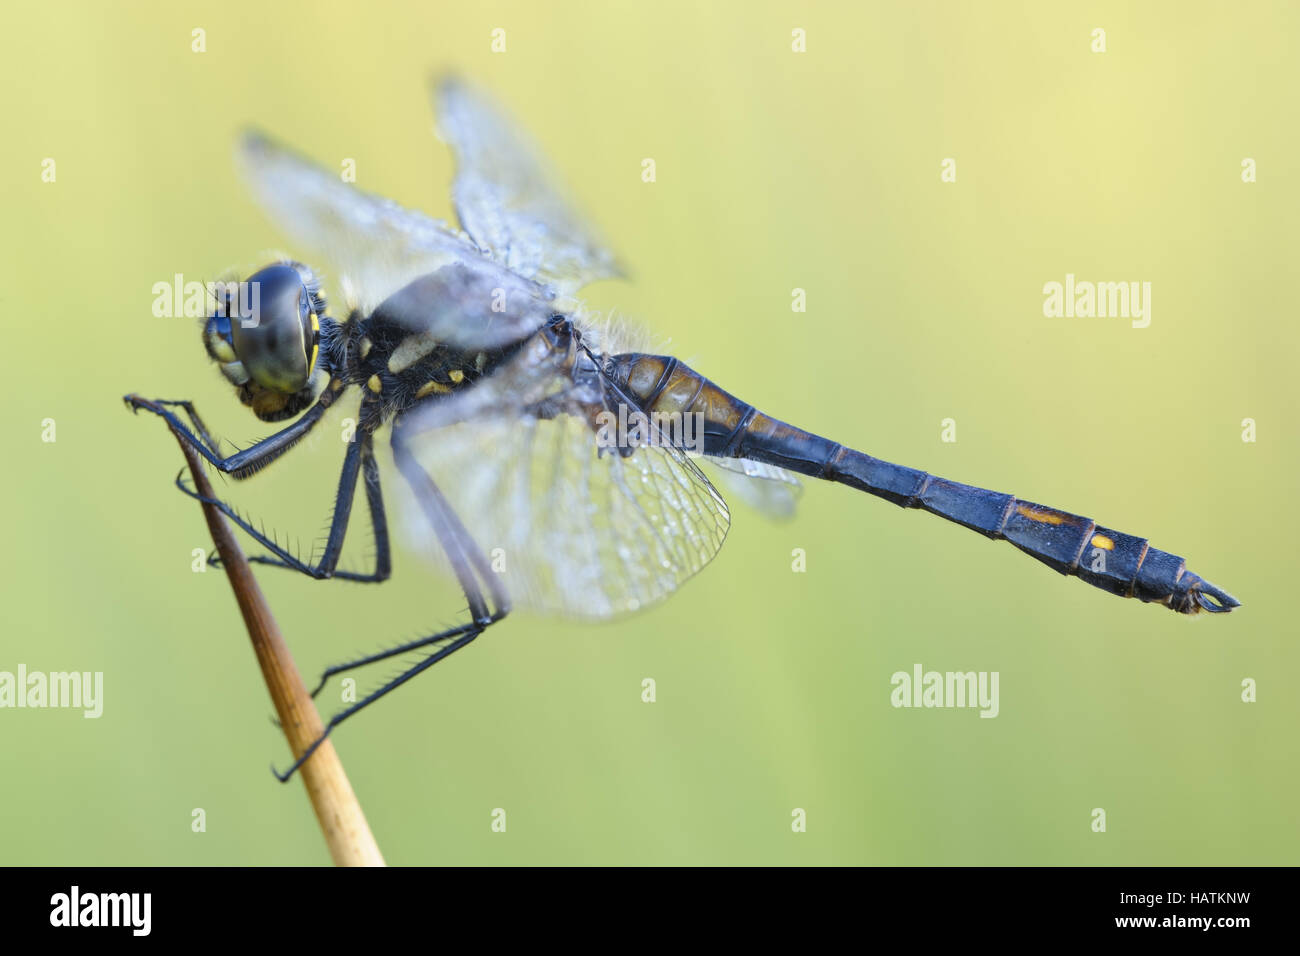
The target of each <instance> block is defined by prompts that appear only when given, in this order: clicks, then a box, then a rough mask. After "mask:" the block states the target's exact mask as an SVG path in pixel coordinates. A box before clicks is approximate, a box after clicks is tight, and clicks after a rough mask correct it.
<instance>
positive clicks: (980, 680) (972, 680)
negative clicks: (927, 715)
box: [889, 664, 999, 717]
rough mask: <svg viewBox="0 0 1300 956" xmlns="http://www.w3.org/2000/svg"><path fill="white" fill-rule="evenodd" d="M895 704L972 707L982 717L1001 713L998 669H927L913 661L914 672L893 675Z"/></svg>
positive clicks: (891, 681)
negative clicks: (999, 710)
mask: <svg viewBox="0 0 1300 956" xmlns="http://www.w3.org/2000/svg"><path fill="white" fill-rule="evenodd" d="M889 683H890V686H892V687H893V688H894V689H893V690H892V691H891V692H890V694H889V703H890V704H891V705H893V706H894V707H969V708H977V709H978V710H979V712H980V716H981V717H996V716H997V715H998V709H999V708H998V672H997V671H927V670H924V669H923V668H922V667H921V665H920V664H913V665H912V671H911V673H908V672H907V671H896V672H895V673H894V675H893V676H892V677H890V678H889Z"/></svg>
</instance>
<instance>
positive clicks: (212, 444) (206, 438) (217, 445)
mask: <svg viewBox="0 0 1300 956" xmlns="http://www.w3.org/2000/svg"><path fill="white" fill-rule="evenodd" d="M128 404H129V403H128ZM154 404H155V405H175V406H176V407H178V408H181V409H184V410H185V414H186V415H187V416H188V417H189V420H190V423H191V424H192V425H193V426H194V430H195V431H196V432H198V433H199V434H198V437H199V440H200V441H202V442H203V444H205V445H207V446H208V448H209V449H210V450H211V451H212V453H213V454H214V455H218V456H219V455H220V454H221V442H220V441H218V440H217V439H216V438H214V437H212V433H211V432H210V431H208V426H207V425H205V424H203V419H201V418H200V417H199V411H198V409H197V408H195V407H194V403H193V402H191V401H190V400H189V399H186V398H182V399H167V398H156V399H154ZM241 477H242V476H241Z"/></svg>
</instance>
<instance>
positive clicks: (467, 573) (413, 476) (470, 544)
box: [271, 423, 510, 783]
mask: <svg viewBox="0 0 1300 956" xmlns="http://www.w3.org/2000/svg"><path fill="white" fill-rule="evenodd" d="M393 457H394V458H395V459H396V461H397V466H398V469H399V470H400V471H401V472H402V475H403V477H405V478H406V480H407V481H408V482H409V483H410V485H411V490H412V491H413V492H415V495H416V498H417V499H418V500H419V501H420V504H421V506H422V507H423V508H424V513H425V517H427V518H428V519H429V523H430V525H432V527H433V530H434V533H435V534H436V535H437V537H438V542H439V543H440V544H441V545H442V548H443V551H444V552H445V553H446V554H447V557H448V559H449V560H450V561H451V566H452V569H453V570H454V571H455V573H456V578H457V580H458V581H459V582H460V585H461V590H462V591H463V592H464V594H465V599H466V601H467V602H468V603H469V610H470V615H471V620H470V621H469V622H468V623H467V624H463V625H460V626H459V627H456V628H451V629H449V630H447V631H443V632H440V633H439V634H435V635H433V636H431V637H428V638H422V639H420V640H418V641H412V642H409V643H407V644H403V645H401V646H399V647H395V648H391V649H389V650H387V651H382V652H380V653H378V654H371V655H369V656H367V657H364V658H361V659H359V660H356V661H353V662H351V663H349V664H343V665H340V666H338V667H334V668H330V669H329V670H328V671H326V673H325V675H324V676H323V677H322V679H321V684H320V685H318V686H317V688H316V691H315V692H313V693H318V692H319V691H320V689H321V687H323V686H324V683H325V681H327V680H328V679H329V677H330V676H332V675H333V674H337V673H341V672H342V671H346V670H351V669H352V668H354V667H361V666H364V665H365V664H373V663H375V662H376V661H381V660H385V659H387V658H390V657H393V656H395V655H397V654H402V653H405V652H407V651H410V650H413V649H415V648H419V647H423V646H426V645H428V644H431V643H434V642H436V641H443V640H447V639H448V638H449V637H452V636H455V639H454V640H453V641H452V642H451V643H450V644H448V645H447V646H445V647H442V648H439V649H438V650H437V651H435V652H433V653H432V654H430V655H429V656H428V657H426V658H425V659H424V660H422V661H420V662H418V663H417V664H415V665H414V666H412V667H410V668H408V669H407V670H405V671H403V672H402V673H401V674H399V675H398V676H397V677H395V678H393V679H392V680H390V681H388V682H387V683H385V684H384V685H383V686H381V687H380V688H379V689H377V690H375V691H373V692H372V693H370V694H367V695H366V696H365V697H363V698H362V699H361V700H359V701H357V702H356V703H355V704H353V705H352V706H351V707H347V708H345V709H344V710H342V711H340V712H339V713H337V714H335V715H334V716H333V717H331V718H330V719H329V721H328V722H327V723H326V724H325V729H324V730H323V731H322V732H321V735H320V736H319V737H317V738H316V739H315V740H314V741H312V742H311V744H310V745H309V746H308V747H307V749H305V750H304V751H303V752H302V754H301V755H300V756H299V757H298V758H297V759H296V760H294V762H293V763H292V764H291V765H290V767H289V768H288V769H287V770H285V771H284V772H283V773H281V772H280V771H278V770H276V769H275V768H274V767H272V768H271V772H272V773H274V774H275V776H276V777H277V778H278V779H279V780H280V782H281V783H284V782H286V781H288V780H289V778H290V777H292V776H293V773H294V771H295V770H297V769H298V768H299V767H301V766H302V765H303V763H304V762H305V761H306V760H307V759H308V758H310V757H311V755H312V754H313V753H315V752H316V750H317V748H319V747H320V745H321V744H322V743H324V741H325V739H326V738H327V737H328V736H329V735H330V733H331V731H333V730H334V728H335V727H337V726H338V725H339V724H341V723H343V721H345V720H347V719H348V718H349V717H351V716H352V715H353V714H356V713H358V712H359V711H361V710H363V709H365V708H366V707H368V706H370V705H371V704H373V703H374V702H375V701H377V700H379V699H380V698H381V697H383V696H384V695H386V694H388V693H390V692H392V691H393V690H396V689H397V688H398V687H400V686H402V685H403V684H405V683H406V682H407V681H409V680H410V679H411V678H413V677H415V676H416V675H417V674H419V673H422V672H423V671H425V670H427V669H428V668H430V667H432V666H433V665H434V664H436V663H438V661H440V660H442V659H443V658H445V657H447V656H448V655H450V654H453V653H455V652H456V651H458V650H460V649H461V648H462V647H464V646H465V645H466V644H469V643H470V642H471V641H473V640H474V639H475V638H476V637H478V636H479V635H480V634H482V633H483V632H484V631H485V630H487V628H488V627H490V626H491V625H492V624H494V623H496V622H497V621H499V620H501V619H502V618H504V617H505V616H506V615H507V614H508V613H510V607H509V603H508V601H507V599H506V595H505V589H504V587H502V585H501V584H500V582H499V581H497V580H496V578H495V576H494V575H493V574H492V570H491V567H490V566H489V564H488V562H487V559H486V558H485V557H484V555H483V553H482V552H481V551H480V550H479V548H478V545H477V544H475V542H474V540H473V538H472V537H471V536H470V535H469V533H468V532H467V531H466V529H465V526H464V525H463V524H462V523H461V521H460V519H459V518H458V517H457V516H456V513H455V512H454V511H453V510H452V508H451V506H450V505H449V504H448V503H447V500H446V499H445V498H444V497H443V495H442V492H441V491H439V490H438V486H437V485H436V484H434V482H433V479H432V478H430V477H429V475H428V474H427V473H426V472H425V471H424V469H422V468H421V467H420V466H419V463H418V462H416V460H415V458H414V457H413V456H412V455H411V453H410V452H409V451H408V450H407V448H406V445H405V443H404V441H403V440H402V437H401V427H400V423H399V424H398V425H396V426H394V432H393ZM476 572H477V573H478V575H480V576H481V577H482V578H483V583H485V584H486V585H487V587H488V590H489V591H490V592H491V595H492V604H493V605H494V606H495V611H490V610H489V608H488V602H487V600H486V598H485V597H484V594H483V589H482V587H481V586H480V584H479V581H478V580H477V579H476V578H475V573H476Z"/></svg>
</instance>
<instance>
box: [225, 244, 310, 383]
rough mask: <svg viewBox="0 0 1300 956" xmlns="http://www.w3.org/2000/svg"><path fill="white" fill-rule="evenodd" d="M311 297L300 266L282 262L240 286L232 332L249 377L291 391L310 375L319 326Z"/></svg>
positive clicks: (233, 309) (232, 310)
mask: <svg viewBox="0 0 1300 956" xmlns="http://www.w3.org/2000/svg"><path fill="white" fill-rule="evenodd" d="M312 318H313V316H312V311H311V296H310V295H309V294H308V292H307V288H306V286H304V285H303V282H302V277H301V276H300V275H299V273H298V270H296V269H294V268H293V267H292V266H288V265H282V264H277V265H273V266H268V267H267V268H265V269H262V270H260V271H259V272H256V273H254V274H253V275H251V276H249V278H248V281H247V282H241V283H240V284H239V294H238V298H237V300H234V301H232V302H231V303H230V335H231V341H232V342H233V344H234V348H235V354H236V355H237V356H239V361H240V362H241V363H242V364H243V366H244V368H245V369H246V370H247V372H248V375H249V377H250V378H251V379H252V380H253V381H254V382H256V383H257V384H258V385H261V386H262V387H264V388H268V389H271V390H273V391H276V392H281V393H284V394H289V393H293V392H297V391H299V390H301V389H302V388H304V387H306V385H307V381H308V379H309V378H310V377H311V363H310V362H309V358H310V357H311V356H312V353H313V345H314V344H315V342H314V338H315V335H314V330H313V324H314V323H313V322H312Z"/></svg>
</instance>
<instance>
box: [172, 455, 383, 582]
mask: <svg viewBox="0 0 1300 956" xmlns="http://www.w3.org/2000/svg"><path fill="white" fill-rule="evenodd" d="M358 470H360V471H361V472H362V473H363V474H364V480H365V487H366V503H367V505H368V507H369V511H370V524H371V529H372V530H373V532H374V536H375V549H376V553H375V570H374V571H372V572H371V573H369V574H359V573H357V572H354V571H338V570H335V569H336V567H337V565H338V561H339V555H340V554H341V553H342V551H343V541H344V538H345V536H346V535H347V529H348V522H349V521H350V520H351V516H352V501H353V498H354V497H355V495H356V485H357V474H358ZM177 486H178V487H179V488H180V489H181V490H182V491H183V492H185V494H187V495H189V496H190V497H191V498H196V499H198V500H200V501H206V502H208V503H210V504H212V505H214V506H215V507H216V508H218V509H219V510H220V511H221V513H222V514H224V515H226V517H228V518H230V520H231V521H232V522H234V523H235V524H236V525H238V526H239V527H240V528H242V529H243V530H244V532H245V533H247V534H248V535H249V536H250V537H251V538H252V539H253V540H254V541H257V542H258V543H259V544H261V545H262V546H263V547H265V548H266V549H267V550H268V551H270V552H271V553H272V554H273V555H275V557H271V556H268V555H254V556H252V557H250V558H249V559H248V560H249V561H252V562H256V563H258V564H265V565H269V566H271V567H277V568H290V569H292V570H294V571H299V572H301V573H302V574H306V575H309V576H311V577H313V578H316V579H318V580H320V579H324V578H339V579H341V580H344V581H359V582H362V583H378V582H380V581H387V580H388V578H389V576H390V575H391V574H392V558H391V555H390V552H389V542H388V523H387V519H386V517H385V514H384V498H383V492H382V490H381V489H380V485H379V466H378V464H377V463H376V461H375V453H374V433H373V432H372V431H365V432H363V433H362V434H361V435H360V436H359V437H358V438H357V439H356V440H355V441H354V442H352V443H351V444H349V445H348V450H347V454H346V455H344V458H343V470H342V472H341V473H340V475H339V487H338V494H337V497H336V498H335V501H334V512H333V515H332V517H331V519H330V531H329V537H328V539H327V540H326V542H325V550H324V552H323V553H322V555H321V558H320V560H319V561H318V562H317V563H316V564H314V565H313V564H308V563H307V562H304V561H303V560H302V559H301V558H299V557H298V556H297V555H295V554H293V553H292V552H290V551H288V550H286V549H285V548H282V547H280V545H278V544H277V543H276V542H275V541H274V539H271V538H268V537H267V536H266V535H265V534H264V533H262V532H260V531H258V530H257V529H256V528H254V527H253V526H252V525H251V524H250V523H249V522H248V521H247V520H246V519H244V518H242V517H241V516H240V515H239V514H238V513H237V512H236V511H235V510H234V509H233V508H231V507H230V506H229V505H228V504H226V503H225V502H224V501H220V500H218V499H207V498H204V497H203V496H201V495H199V494H197V493H196V492H194V491H192V490H191V489H189V488H188V487H186V486H185V484H184V483H183V482H182V481H180V480H179V479H178V481H177ZM209 563H210V564H212V565H214V566H217V567H219V566H220V564H221V559H220V556H219V555H214V556H213V557H212V558H211V559H210V560H209Z"/></svg>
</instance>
